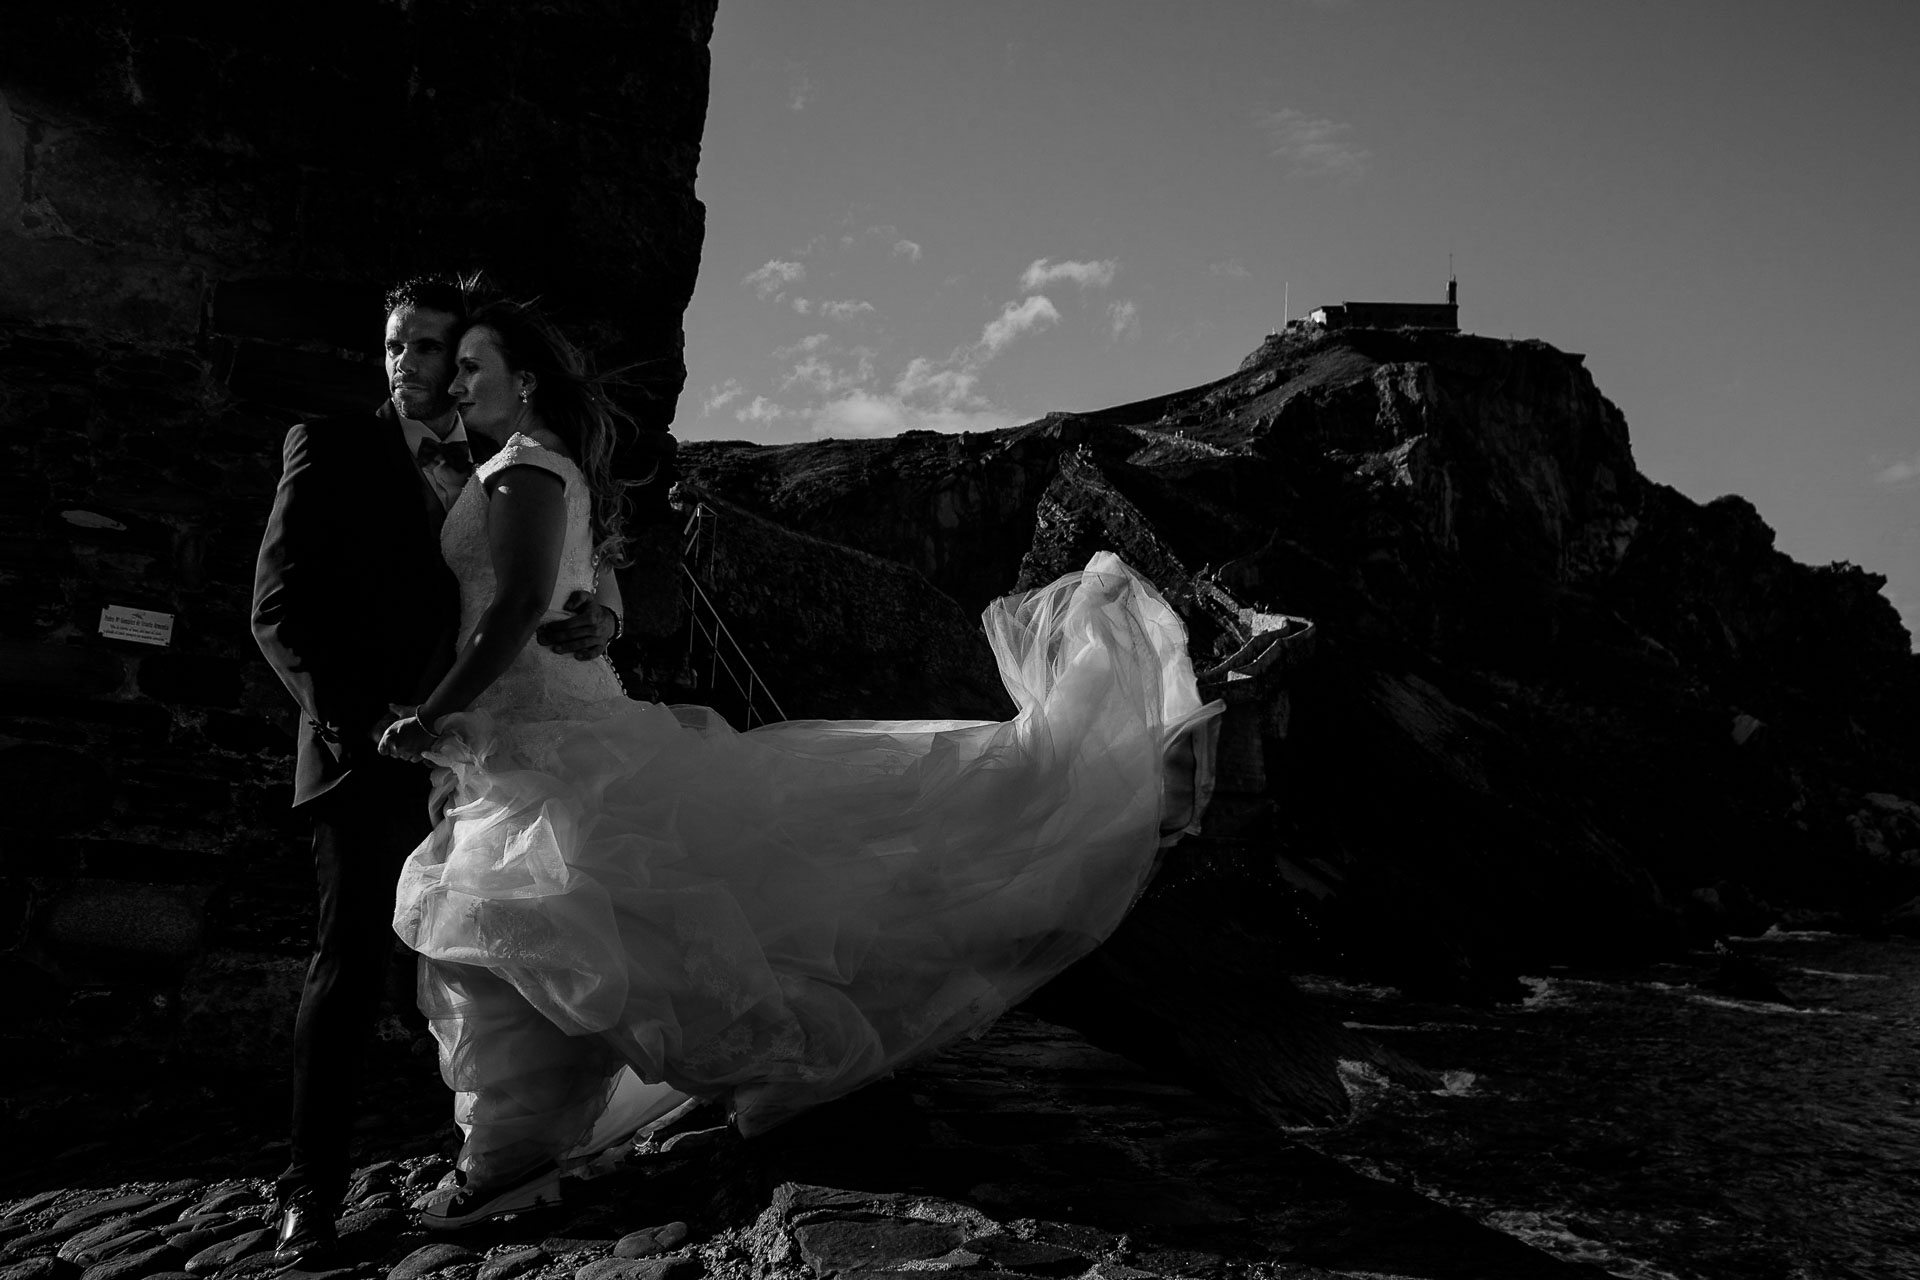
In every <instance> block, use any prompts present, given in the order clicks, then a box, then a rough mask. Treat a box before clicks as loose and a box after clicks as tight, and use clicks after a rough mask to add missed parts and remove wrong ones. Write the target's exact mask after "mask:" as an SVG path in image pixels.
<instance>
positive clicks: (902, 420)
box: [810, 391, 1022, 437]
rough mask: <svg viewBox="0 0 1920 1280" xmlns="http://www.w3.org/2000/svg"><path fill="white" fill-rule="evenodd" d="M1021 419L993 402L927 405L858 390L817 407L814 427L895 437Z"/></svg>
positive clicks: (987, 427)
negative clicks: (990, 403) (903, 433)
mask: <svg viewBox="0 0 1920 1280" xmlns="http://www.w3.org/2000/svg"><path fill="white" fill-rule="evenodd" d="M1020 421H1022V419H1020V418H1017V417H1014V416H1012V415H1010V414H1006V413H1002V412H1001V411H1000V410H998V409H995V408H993V407H992V406H991V405H980V406H977V407H972V408H947V407H940V406H933V407H926V406H921V405H914V404H909V403H907V402H906V401H905V400H902V399H901V398H900V397H899V396H889V395H877V394H875V393H873V392H870V391H855V392H853V393H852V394H850V395H845V396H842V397H840V398H839V399H837V400H830V401H828V402H827V403H825V404H823V405H821V406H820V407H819V408H818V409H816V410H814V413H813V420H812V422H811V424H810V425H811V427H812V429H813V433H814V434H815V435H818V436H869V437H871V436H896V435H899V434H900V433H901V432H902V431H944V432H949V433H951V432H958V431H998V430H1000V429H1001V428H1002V427H1010V426H1013V425H1014V424H1015V423H1017V422H1020Z"/></svg>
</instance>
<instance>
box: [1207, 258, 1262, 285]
mask: <svg viewBox="0 0 1920 1280" xmlns="http://www.w3.org/2000/svg"><path fill="white" fill-rule="evenodd" d="M1207 274H1208V275H1210V276H1226V277H1227V278H1228V279H1230V280H1251V279H1253V272H1251V271H1249V270H1247V265H1246V264H1245V263H1244V262H1242V261H1240V259H1238V258H1228V259H1227V260H1226V261H1225V262H1210V263H1208V264H1207Z"/></svg>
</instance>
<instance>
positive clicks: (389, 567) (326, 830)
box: [253, 403, 460, 1201]
mask: <svg viewBox="0 0 1920 1280" xmlns="http://www.w3.org/2000/svg"><path fill="white" fill-rule="evenodd" d="M443 519H444V513H443V510H442V507H441V502H440V499H439V498H438V497H437V496H435V494H434V491H433V487H432V485H431V484H429V483H428V482H427V481H426V480H425V479H424V478H423V477H422V475H421V473H420V469H419V468H418V467H417V466H416V465H415V463H414V461H413V458H412V457H411V456H410V455H409V453H408V451H407V443H406V437H405V434H404V431H403V428H402V427H401V425H400V422H399V418H398V415H397V414H396V413H395V412H394V409H393V406H392V405H391V403H388V404H383V405H382V406H381V407H380V409H379V411H378V412H377V413H373V414H368V415H366V416H365V417H353V418H331V419H326V420H323V421H319V422H311V423H305V424H302V425H300V426H296V427H294V428H293V429H292V430H290V431H288V432H287V439H286V445H285V450H284V455H283V469H282V472H281V476H280V485H279V488H278V489H277V490H276V491H275V493H274V500H273V512H272V514H271V515H270V516H269V517H268V519H267V531H266V537H265V538H264V539H263V540H262V541H261V544H260V557H259V561H258V564H257V566H256V568H255V573H254V584H253V634H254V638H255V639H256V640H257V641H258V642H259V645H260V649H261V652H263V653H264V654H265V655H266V657H267V661H268V662H269V663H271V664H272V666H273V669H274V671H275V672H276V673H277V674H278V675H279V677H280V680H281V682H282V683H283V684H285V685H286V686H287V691H288V692H289V693H291V694H292V695H293V697H294V700H295V701H296V702H297V703H298V704H299V706H300V711H301V723H300V737H299V760H298V764H297V766H296V768H295V771H294V790H293V803H294V807H295V808H296V809H297V810H299V811H300V812H302V813H305V814H307V815H309V816H310V817H312V819H313V820H314V840H313V851H314V868H315V874H316V878H317V880H318V887H319V895H320V911H319V919H318V922H317V926H316V930H315V938H314V950H313V960H312V963H311V964H310V965H309V966H308V968H307V978H306V985H305V987H304V988H303V989H302V991H301V995H300V1014H299V1018H298V1021H297V1022H296V1023H295V1027H294V1116H293V1159H292V1162H291V1164H289V1166H288V1168H287V1171H286V1172H285V1173H283V1174H282V1175H281V1177H280V1184H281V1192H282V1194H283V1196H284V1195H287V1194H290V1193H292V1192H294V1191H297V1190H301V1189H306V1188H311V1189H312V1190H314V1191H316V1192H319V1193H320V1194H321V1195H322V1196H324V1197H326V1198H327V1199H328V1200H330V1201H331V1200H337V1198H338V1197H339V1195H340V1193H341V1192H342V1191H343V1190H344V1189H345V1186H346V1178H347V1174H348V1168H347V1163H348V1140H349V1138H350V1137H351V1135H352V1127H353V1120H354V1116H353V1101H354V1096H355V1093H356V1090H357V1077H358V1074H359V1072H358V1068H359V1064H360V1060H361V1058H362V1056H363V1055H364V1054H365V1052H366V1049H367V1045H368V1041H369V1038H370V1035H371V1031H372V1025H373V1020H374V1016H375V1014H376V1012H377V1010H378V1006H379V998H380V990H381V987H382V985H383V982H384V977H385V973H386V968H387V962H388V958H389V955H390V952H391V949H392V946H393V933H392V924H391V921H392V915H393V893H394V884H395V880H396V877H397V875H398V872H399V868H400V864H401V863H402V862H403V861H404V860H405V858H406V855H407V854H408V853H409V852H410V851H411V850H412V849H413V847H414V846H415V845H416V844H418V843H419V841H420V840H421V839H422V838H424V837H425V836H426V834H427V833H428V831H429V830H430V829H431V824H430V822H429V821H428V817H427V810H426V803H427V774H426V771H425V770H423V769H422V768H421V767H420V766H419V765H416V764H407V763H404V762H402V761H399V760H395V759H392V758H390V757H386V756H382V755H380V754H379V753H378V752H377V751H376V749H375V738H374V728H375V726H376V725H378V724H380V723H382V721H383V720H385V719H387V718H390V717H389V713H388V710H387V705H388V704H389V703H396V702H397V703H406V704H409V705H411V704H413V703H417V702H419V701H420V700H421V699H423V698H424V697H425V696H426V695H427V694H428V693H429V692H431V691H432V689H433V686H434V684H435V683H436V682H437V681H438V680H439V678H440V677H441V676H442V675H443V674H444V673H445V672H446V670H447V668H448V666H449V665H450V664H451V663H452V661H453V642H454V633H455V630H456V628H457V626H458V623H459V612H460V592H459V587H458V584H457V583H456V582H455V581H454V577H453V574H452V573H451V572H450V571H449V570H448V569H447V567H446V565H445V564H444V563H443V562H442V561H441V559H440V547H439V531H440V525H441V523H442V521H443Z"/></svg>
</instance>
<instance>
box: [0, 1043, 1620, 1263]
mask: <svg viewBox="0 0 1920 1280" xmlns="http://www.w3.org/2000/svg"><path fill="white" fill-rule="evenodd" d="M412 1066H413V1069H412V1070H410V1071H404V1072H400V1073H396V1074H390V1075H387V1076H385V1077H384V1078H383V1079H382V1080H381V1082H380V1084H379V1085H378V1087H377V1088H376V1089H375V1090H374V1092H375V1095H376V1096H375V1098H374V1106H375V1108H376V1110H375V1112H374V1114H373V1115H372V1117H371V1119H370V1120H369V1121H367V1122H364V1123H363V1124H362V1125H361V1126H360V1127H359V1128H360V1136H359V1138H358V1139H357V1141H356V1147H355V1150H356V1157H357V1159H359V1161H360V1162H361V1163H360V1167H359V1169H358V1170H357V1172H356V1175H355V1181H354V1186H353V1190H352V1192H351V1193H350V1197H349V1199H348V1202H347V1204H346V1207H345V1209H344V1211H343V1213H342V1216H341V1218H340V1222H339V1226H340V1232H341V1247H340V1250H339V1253H338V1255H337V1256H336V1257H335V1258H334V1259H332V1260H331V1261H330V1265H329V1268H328V1269H327V1270H325V1271H313V1272H294V1273H288V1274H291V1275H294V1276H296V1277H307V1276H322V1275H324V1276H325V1277H327V1280H348V1278H349V1277H353V1278H354V1280H370V1278H371V1277H375V1276H384V1277H388V1280H420V1278H421V1277H426V1276H435V1277H439V1278H440V1280H561V1278H562V1277H568V1278H571V1280H697V1278H698V1277H702V1276H711V1277H715V1278H716V1280H801V1278H802V1277H813V1278H815V1280H831V1278H832V1277H836V1276H846V1277H857V1278H859V1280H883V1278H889V1277H893V1276H896V1275H905V1274H908V1273H912V1274H914V1275H923V1274H924V1273H926V1272H946V1271H961V1272H966V1273H969V1274H971V1275H981V1276H985V1275H1025V1276H1036V1277H1060V1278H1062V1280H1064V1278H1066V1277H1086V1278H1087V1280H1150V1277H1190V1278H1192V1280H1237V1278H1238V1277H1261V1278H1263V1280H1264V1278H1267V1277H1271V1278H1273V1280H1281V1278H1283V1277H1284V1278H1286V1280H1313V1278H1317V1277H1331V1276H1369V1277H1421V1278H1423V1280H1425V1278H1432V1280H1450V1278H1458V1280H1466V1278H1467V1277H1514V1278H1516V1280H1519V1278H1525V1277H1542V1278H1546V1277H1556V1276H1568V1277H1572V1276H1579V1275H1587V1276H1598V1275H1601V1274H1604V1273H1602V1272H1600V1271H1598V1270H1597V1269H1595V1268H1593V1267H1591V1266H1586V1265H1581V1264H1573V1263H1566V1262H1561V1261H1558V1260H1556V1259H1554V1258H1552V1257H1549V1256H1548V1255H1546V1254H1544V1253H1541V1252H1539V1251H1537V1250H1535V1249H1533V1248H1531V1247H1530V1246H1527V1245H1525V1244H1522V1243H1521V1242H1519V1241H1518V1240H1515V1239H1513V1238H1511V1237H1509V1236H1506V1235H1503V1234H1501V1233H1500V1232H1498V1231H1495V1230H1493V1229H1491V1228H1489V1227H1485V1226H1482V1225H1480V1224H1478V1223H1475V1222H1473V1221H1471V1220H1469V1219H1468V1218H1466V1217H1464V1216H1462V1215H1460V1214H1458V1213H1456V1212H1454V1211H1452V1210H1449V1209H1446V1208H1443V1207H1441V1206H1439V1205H1436V1204H1434V1203H1433V1202H1431V1201H1429V1200H1426V1199H1424V1198H1422V1197H1421V1196H1420V1195H1418V1194H1416V1193H1415V1192H1413V1191H1412V1190H1409V1189H1407V1188H1403V1187H1397V1186H1392V1185H1389V1184H1386V1183H1382V1182H1377V1181H1372V1180H1370V1179H1367V1178H1365V1177H1362V1176H1360V1175H1359V1174H1357V1173H1354V1172H1351V1171H1350V1170H1348V1169H1346V1168H1344V1167H1343V1166H1341V1165H1340V1164H1338V1163H1336V1162H1334V1161H1332V1160H1330V1159H1328V1158H1326V1157H1323V1156H1320V1155H1318V1154H1316V1153H1314V1152H1312V1151H1310V1150H1308V1149H1306V1148H1305V1147H1303V1146H1301V1145H1299V1144H1297V1143H1295V1142H1292V1141H1291V1140H1289V1139H1288V1138H1287V1137H1286V1136H1285V1135H1283V1134H1282V1133H1280V1132H1279V1131H1277V1130H1276V1129H1274V1128H1273V1127H1272V1126H1270V1125H1269V1124H1267V1123H1266V1122H1264V1121H1263V1120H1261V1119H1260V1118H1258V1117H1257V1116H1255V1115H1253V1114H1251V1113H1249V1112H1248V1111H1246V1110H1245V1109H1243V1108H1241V1107H1238V1106H1236V1105H1233V1104H1230V1103H1227V1102H1224V1101H1220V1100H1217V1099H1214V1098H1211V1097H1206V1096H1202V1095H1201V1094H1198V1093H1195V1092H1193V1091H1192V1090H1190V1089H1188V1088H1186V1087H1184V1086H1182V1085H1180V1084H1177V1083H1174V1082H1172V1081H1170V1080H1168V1079H1167V1078H1165V1077H1161V1076H1157V1075H1154V1074H1152V1073H1150V1072H1148V1071H1147V1070H1145V1069H1143V1068H1142V1067H1140V1066H1138V1065H1136V1064H1135V1063H1134V1062H1132V1061H1130V1060H1129V1059H1127V1058H1124V1057H1121V1056H1119V1055H1117V1054H1113V1053H1109V1052H1106V1051H1104V1050H1102V1049H1098V1048H1095V1047H1094V1046H1093V1045H1091V1044H1089V1043H1088V1042H1087V1041H1086V1040H1084V1039H1083V1038H1081V1037H1080V1036H1079V1035H1078V1034H1077V1033H1075V1032H1073V1031H1071V1030H1069V1029H1067V1028H1064V1027H1061V1026H1059V1025H1057V1024H1053V1023H1049V1022H1045V1021H1042V1020H1040V1019H1039V1018H1037V1017H1035V1016H1033V1015H1031V1014H1027V1013H1015V1014H1013V1015H1010V1016H1009V1017H1007V1018H1006V1019H1003V1020H1002V1021H1001V1022H1000V1023H999V1024H997V1025H996V1026H995V1027H994V1028H993V1029H991V1030H990V1031H989V1032H988V1033H987V1034H986V1035H985V1036H983V1037H982V1038H981V1039H979V1040H977V1041H973V1042H970V1043H968V1044H965V1045H962V1046H960V1047H958V1048H956V1049H953V1050H951V1051H949V1052H947V1053H946V1054H943V1055H941V1056H940V1057H938V1058H936V1059H934V1060H933V1061H931V1062H929V1063H926V1064H923V1065H921V1066H919V1067H916V1068H914V1069H912V1070H910V1071H906V1072H902V1073H901V1074H900V1075H899V1076H897V1077H895V1078H893V1079H891V1080H889V1081H886V1082H883V1083H882V1084H880V1085H876V1086H874V1087H872V1088H869V1089H867V1090H865V1091H863V1092H861V1093H859V1094H856V1095H854V1096H853V1097H851V1098H849V1099H846V1100H844V1101H842V1102H839V1103H836V1104H834V1105H831V1106H828V1107H824V1108H821V1109H820V1110H819V1111H817V1112H814V1113H812V1114H811V1115H809V1116H806V1117H803V1118H802V1119H800V1120H797V1121H795V1122H793V1123H791V1124H789V1125H787V1126H785V1127H784V1128H782V1129H779V1130H776V1131H775V1132H774V1133H772V1134H769V1135H767V1136H765V1137H762V1138H758V1139H755V1140H753V1141H751V1142H745V1141H740V1140H737V1139H734V1138H732V1137H731V1136H730V1135H725V1134H722V1135H716V1136H715V1137H714V1138H713V1139H711V1140H709V1141H707V1142H705V1143H702V1144H699V1145H697V1146H695V1148H694V1149H693V1150H692V1151H690V1152H689V1151H685V1150H674V1151H671V1152H657V1151H649V1150H645V1149H642V1150H640V1151H638V1152H636V1153H635V1154H634V1155H633V1156H632V1157H631V1158H630V1159H628V1160H627V1161H626V1163H625V1164H624V1165H622V1166H621V1167H619V1168H617V1169H615V1170H612V1171H609V1172H607V1173H605V1174H604V1175H602V1176H599V1177H596V1178H593V1179H591V1180H571V1179H570V1180H568V1181H567V1182H566V1183H565V1184H564V1185H565V1192H564V1195H563V1202H562V1204H561V1205H559V1206H557V1207H555V1208H552V1209H545V1210H540V1211H537V1212H532V1213H527V1214H521V1215H516V1216H514V1217H512V1218H508V1219H503V1220H501V1221H500V1222H498V1223H494V1224H488V1225H487V1226H485V1227H482V1228H476V1229H473V1230H470V1231H466V1232H460V1233H456V1234H452V1235H448V1236H445V1237H439V1238H436V1237H433V1236H429V1235H428V1234H427V1233H425V1232H423V1231H421V1230H419V1229H418V1228H416V1227H415V1226H413V1225H412V1223H411V1221H410V1215H409V1213H408V1210H407V1204H408V1202H409V1201H410V1200H412V1199H414V1198H416V1197H417V1196H418V1195H419V1194H420V1193H422V1192H423V1191H424V1190H426V1189H428V1188H430V1187H432V1186H433V1185H434V1184H435V1183H436V1182H437V1181H438V1180H439V1178H440V1177H441V1175H442V1174H443V1173H444V1172H445V1171H446V1170H447V1169H448V1168H449V1163H448V1156H449V1152H450V1150H451V1149H452V1147H453V1146H454V1141H453V1130H452V1128H451V1126H450V1125H449V1124H447V1123H446V1121H445V1120H444V1116H445V1114H446V1099H445V1096H444V1094H443V1093H442V1092H441V1091H440V1088H439V1085H438V1082H437V1081H436V1080H434V1079H433V1075H432V1072H431V1070H430V1069H429V1068H428V1067H427V1064H426V1063H424V1062H416V1063H414V1064H412ZM262 1085H263V1087H261V1088H260V1089H258V1090H257V1092H256V1096H255V1097H254V1098H253V1099H250V1100H242V1105H241V1106H240V1107H239V1108H237V1109H235V1108H234V1107H232V1106H231V1105H228V1106H227V1107H226V1109H225V1110H223V1109H222V1104H219V1103H213V1104H210V1105H203V1106H199V1107H179V1108H175V1109H173V1110H172V1111H171V1112H165V1113H163V1114H162V1115H159V1116H155V1117H153V1119H152V1121H151V1123H147V1122H142V1121H131V1122H128V1123H126V1124H124V1125H122V1126H121V1127H118V1128H116V1129H114V1130H113V1131H112V1132H113V1137H112V1138H111V1139H110V1140H108V1141H106V1142H104V1143H100V1142H91V1143H87V1144H83V1145H82V1146H81V1147H80V1148H78V1149H75V1150H70V1151H66V1152H62V1153H59V1154H53V1155H49V1156H47V1157H44V1158H40V1159H36V1160H33V1161H31V1162H29V1161H27V1160H25V1159H22V1160H21V1164H19V1165H17V1166H16V1169H17V1170H18V1171H17V1172H15V1173H14V1174H13V1175H12V1176H11V1177H9V1178H8V1179H7V1180H6V1182H4V1183H0V1194H5V1195H7V1196H8V1197H10V1198H9V1199H8V1200H7V1201H6V1202H5V1203H4V1204H0V1280H73V1278H76V1277H77V1278H78V1280H182V1278H183V1277H187V1276H192V1277H195V1278H196V1280H244V1278H246V1277H252V1276H261V1275H266V1274H270V1273H273V1272H274V1271H275V1270H276V1268H275V1267H274V1265H273V1262H272V1257H271V1249H272V1237H271V1226H272V1207H271V1197H272V1175H273V1173H275V1172H277V1170H278V1167H279V1163H280V1160H281V1159H283V1158H284V1147H283V1145H282V1144H281V1143H279V1142H278V1141H277V1140H276V1139H275V1138H273V1137H267V1138H266V1141H265V1142H264V1143H262V1142H260V1141H258V1139H260V1138H262V1137H263V1136H265V1135H271V1134H272V1133H273V1128H272V1124H273V1122H274V1121H275V1120H277V1118H278V1117H277V1115H275V1114H273V1112H272V1111H271V1110H270V1109H269V1108H268V1107H267V1106H266V1105H265V1104H266V1103H267V1102H268V1101H270V1100H272V1099H273V1095H274V1093H275V1090H274V1089H273V1088H272V1087H270V1086H267V1085H266V1084H265V1082H262ZM231 1101H232V1100H231V1099H230V1100H229V1103H231ZM150 1114H151V1112H150ZM56 1115H57V1111H55V1110H51V1109H50V1110H49V1111H48V1112H47V1113H46V1120H47V1121H48V1122H49V1123H51V1122H53V1121H54V1119H55V1117H56ZM51 1132H52V1130H50V1129H48V1128H47V1127H46V1126H45V1125H43V1128H42V1132H40V1133H39V1134H37V1135H35V1138H36V1141H38V1142H40V1143H42V1144H46V1143H48V1142H49V1139H50V1137H51ZM182 1135H184V1137H183V1136H182ZM176 1139H178V1141H176ZM16 1152H17V1158H20V1157H25V1156H27V1155H29V1154H30V1152H28V1151H27V1150H25V1149H22V1148H16Z"/></svg>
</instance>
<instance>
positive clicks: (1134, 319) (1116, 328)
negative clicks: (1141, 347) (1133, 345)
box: [1107, 298, 1140, 341]
mask: <svg viewBox="0 0 1920 1280" xmlns="http://www.w3.org/2000/svg"><path fill="white" fill-rule="evenodd" d="M1107 323H1108V325H1110V326H1111V327H1112V329H1113V336H1114V339H1115V340H1116V341H1117V340H1119V339H1121V338H1137V337H1139V336H1140V306H1139V304H1138V303H1136V302H1135V301H1134V300H1133V299H1132V298H1122V299H1121V300H1120V301H1118V302H1114V303H1109V304H1108V306H1107Z"/></svg>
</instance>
